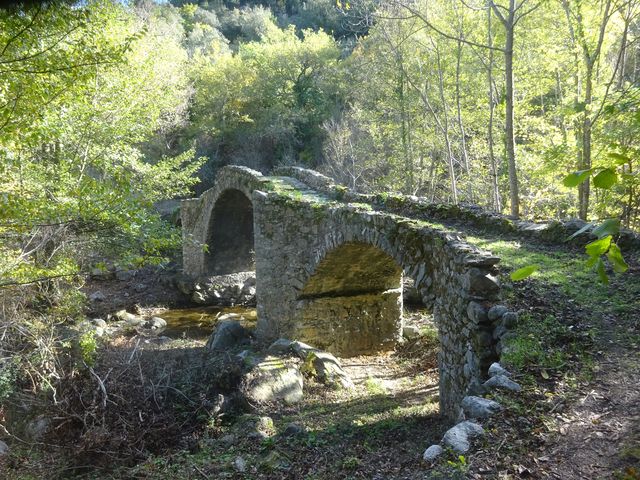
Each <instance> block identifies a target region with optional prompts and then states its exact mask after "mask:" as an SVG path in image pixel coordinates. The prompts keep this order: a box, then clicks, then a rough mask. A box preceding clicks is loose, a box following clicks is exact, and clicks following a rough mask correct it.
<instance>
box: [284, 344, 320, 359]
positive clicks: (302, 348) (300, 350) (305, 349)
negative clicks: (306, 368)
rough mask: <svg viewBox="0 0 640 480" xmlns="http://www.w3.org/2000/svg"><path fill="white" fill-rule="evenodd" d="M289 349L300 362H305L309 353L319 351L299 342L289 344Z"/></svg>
mask: <svg viewBox="0 0 640 480" xmlns="http://www.w3.org/2000/svg"><path fill="white" fill-rule="evenodd" d="M291 349H292V350H293V351H294V352H295V354H296V355H298V356H299V357H300V358H301V359H302V360H306V358H307V355H309V353H311V352H319V351H320V350H318V349H317V348H313V347H312V346H311V345H307V344H306V343H303V342H299V341H295V342H291Z"/></svg>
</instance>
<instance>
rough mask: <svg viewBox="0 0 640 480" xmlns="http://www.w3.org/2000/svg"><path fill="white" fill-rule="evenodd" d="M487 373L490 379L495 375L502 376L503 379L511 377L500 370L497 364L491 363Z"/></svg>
mask: <svg viewBox="0 0 640 480" xmlns="http://www.w3.org/2000/svg"><path fill="white" fill-rule="evenodd" d="M488 373H489V376H490V377H495V376H496V375H504V376H505V377H510V376H511V373H509V372H508V371H507V370H505V369H504V368H502V365H500V364H499V363H498V362H493V363H492V364H491V366H490V367H489V372H488Z"/></svg>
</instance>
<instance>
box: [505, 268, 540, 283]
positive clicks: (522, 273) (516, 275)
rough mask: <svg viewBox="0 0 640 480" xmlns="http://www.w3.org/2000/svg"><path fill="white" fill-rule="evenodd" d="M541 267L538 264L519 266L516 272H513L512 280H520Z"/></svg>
mask: <svg viewBox="0 0 640 480" xmlns="http://www.w3.org/2000/svg"><path fill="white" fill-rule="evenodd" d="M538 268H540V267H539V266H538V265H527V266H526V267H522V268H519V269H518V270H516V271H515V272H511V275H510V276H511V280H513V281H518V280H524V279H525V278H527V277H529V276H531V275H533V273H534V272H536V271H538Z"/></svg>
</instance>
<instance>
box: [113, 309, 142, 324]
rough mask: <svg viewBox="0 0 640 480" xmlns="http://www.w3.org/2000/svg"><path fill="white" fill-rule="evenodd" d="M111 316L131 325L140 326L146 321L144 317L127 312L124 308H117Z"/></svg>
mask: <svg viewBox="0 0 640 480" xmlns="http://www.w3.org/2000/svg"><path fill="white" fill-rule="evenodd" d="M113 316H114V317H116V318H117V319H119V320H124V321H125V322H126V323H127V325H131V326H141V325H144V324H145V323H146V322H145V320H144V318H142V317H139V316H138V315H134V314H133V313H129V312H127V311H126V310H118V311H117V312H116V313H115V314H114V315H113Z"/></svg>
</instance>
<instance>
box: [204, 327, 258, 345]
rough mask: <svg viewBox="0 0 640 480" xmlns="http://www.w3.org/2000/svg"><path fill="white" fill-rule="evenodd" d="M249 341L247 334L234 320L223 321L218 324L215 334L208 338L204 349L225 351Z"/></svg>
mask: <svg viewBox="0 0 640 480" xmlns="http://www.w3.org/2000/svg"><path fill="white" fill-rule="evenodd" d="M248 340H249V332H248V331H247V329H246V328H244V327H243V326H242V325H240V323H238V322H237V321H235V320H223V321H222V322H220V323H218V326H217V327H216V330H215V332H213V334H212V335H211V337H209V341H208V342H207V346H206V348H208V349H209V350H226V349H229V348H231V347H235V346H236V345H238V344H241V343H245V342H247V341H248Z"/></svg>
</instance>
